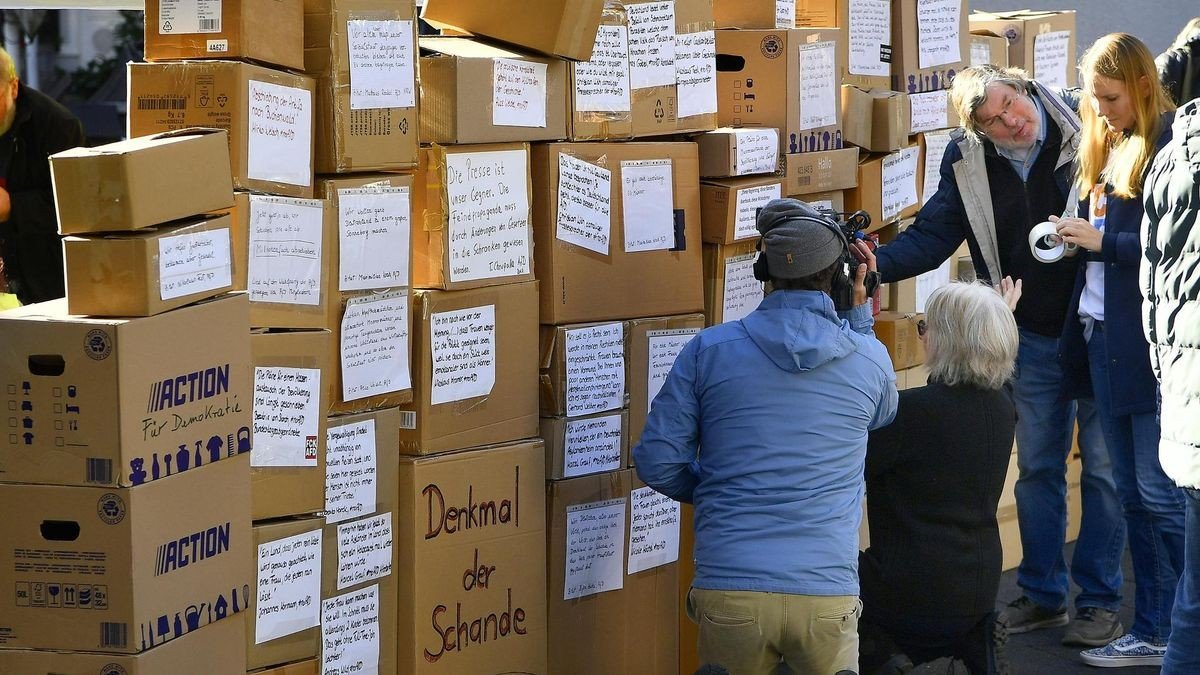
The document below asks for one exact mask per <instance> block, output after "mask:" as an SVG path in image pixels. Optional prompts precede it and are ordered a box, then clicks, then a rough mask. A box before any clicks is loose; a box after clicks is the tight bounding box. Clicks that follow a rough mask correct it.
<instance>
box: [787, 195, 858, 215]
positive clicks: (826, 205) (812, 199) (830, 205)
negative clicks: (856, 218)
mask: <svg viewBox="0 0 1200 675" xmlns="http://www.w3.org/2000/svg"><path fill="white" fill-rule="evenodd" d="M794 199H799V200H800V201H802V202H807V203H808V204H809V205H810V206H812V207H814V208H818V209H826V210H829V211H833V212H834V213H843V212H845V210H846V194H845V192H843V191H842V190H833V191H830V192H814V193H813V194H808V195H801V196H799V197H794Z"/></svg>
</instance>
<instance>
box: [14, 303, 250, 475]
mask: <svg viewBox="0 0 1200 675" xmlns="http://www.w3.org/2000/svg"><path fill="white" fill-rule="evenodd" d="M66 309H67V303H66V301H65V300H55V301H53V302H47V303H41V304H36V305H27V306H25V307H21V308H19V309H14V310H10V311H8V312H4V313H3V314H0V334H3V335H4V343H3V346H0V391H3V392H4V393H5V394H6V398H7V399H8V401H9V402H10V403H9V406H8V407H9V408H10V410H8V414H7V415H6V417H8V418H9V420H10V422H9V424H8V432H7V433H6V434H3V435H0V443H3V445H0V447H2V448H3V452H0V481H7V482H22V483H51V484H61V485H107V486H118V485H119V486H129V485H139V484H142V483H146V482H150V481H154V480H157V479H158V478H160V477H162V476H168V475H170V474H172V473H175V472H179V471H186V470H187V469H188V468H189V467H191V468H195V467H198V466H201V465H207V464H210V463H212V462H214V461H217V460H222V459H225V458H226V457H230V456H233V455H237V454H241V453H245V452H248V451H249V450H250V404H251V400H250V399H251V379H250V367H249V366H250V335H249V332H248V331H247V330H246V329H247V327H248V321H247V312H248V308H247V303H246V296H245V295H244V294H230V295H226V296H223V297H220V298H217V299H215V300H210V301H205V302H201V303H198V304H195V305H191V306H188V307H183V308H180V309H177V310H175V311H172V312H167V313H165V314H159V315H158V316H153V317H148V318H141V319H90V318H85V317H78V316H71V315H69V314H67V311H66ZM215 333H219V334H220V335H221V339H220V340H214V339H213V337H212V336H213V335H214V334H215ZM196 455H199V456H200V461H198V462H197V461H196V460H195V459H193V458H194V457H195V456H196Z"/></svg>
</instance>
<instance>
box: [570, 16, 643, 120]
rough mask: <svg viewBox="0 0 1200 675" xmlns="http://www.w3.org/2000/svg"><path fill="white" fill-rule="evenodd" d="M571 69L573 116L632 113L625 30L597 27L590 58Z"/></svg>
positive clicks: (618, 27) (627, 35)
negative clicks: (576, 113) (575, 113)
mask: <svg viewBox="0 0 1200 675" xmlns="http://www.w3.org/2000/svg"><path fill="white" fill-rule="evenodd" d="M572 67H573V68H574V69H575V110H576V111H577V112H611V113H627V112H629V111H630V110H632V104H631V103H630V92H629V28H627V27H625V26H600V30H599V31H598V32H597V33H596V43H595V45H594V46H593V47H592V58H591V59H589V60H587V61H583V62H580V63H575V64H574V65H573V66H572Z"/></svg>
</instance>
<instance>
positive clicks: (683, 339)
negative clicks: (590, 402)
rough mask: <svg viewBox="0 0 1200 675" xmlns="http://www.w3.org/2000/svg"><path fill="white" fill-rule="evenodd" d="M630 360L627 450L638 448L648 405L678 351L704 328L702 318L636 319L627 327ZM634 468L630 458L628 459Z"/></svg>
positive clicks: (689, 315) (695, 315)
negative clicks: (628, 448)
mask: <svg viewBox="0 0 1200 675" xmlns="http://www.w3.org/2000/svg"><path fill="white" fill-rule="evenodd" d="M627 326H628V328H627V331H626V332H627V333H628V334H629V359H628V360H627V361H626V363H627V364H628V368H627V375H626V376H625V382H626V387H627V388H628V390H629V447H630V449H632V448H633V447H634V446H636V445H637V442H638V439H640V438H641V437H642V428H643V427H645V426H646V415H648V414H649V413H650V403H651V402H652V401H653V400H654V396H655V395H657V394H658V390H659V389H661V388H662V383H663V381H664V380H665V379H666V376H667V373H668V372H669V371H670V369H671V365H672V364H673V363H675V357H676V356H677V355H678V354H679V350H680V349H682V348H683V345H684V344H686V343H687V341H688V340H690V339H691V337H692V336H694V335H695V334H696V333H699V332H700V330H701V329H702V328H704V315H703V314H685V315H681V316H668V317H655V318H650V319H637V320H634V321H630V322H629V323H628V324H627ZM629 459H630V464H631V465H632V464H633V457H632V456H631V457H630V458H629Z"/></svg>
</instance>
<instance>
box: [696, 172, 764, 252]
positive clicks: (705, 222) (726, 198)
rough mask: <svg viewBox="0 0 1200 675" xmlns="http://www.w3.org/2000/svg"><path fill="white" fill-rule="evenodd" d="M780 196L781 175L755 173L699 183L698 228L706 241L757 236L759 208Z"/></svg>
mask: <svg viewBox="0 0 1200 675" xmlns="http://www.w3.org/2000/svg"><path fill="white" fill-rule="evenodd" d="M782 196H783V179H782V178H779V177H778V176H754V177H750V178H727V179H724V180H720V179H713V180H706V181H704V182H703V183H701V184H700V229H701V234H702V235H703V237H704V241H705V242H709V243H713V244H732V243H734V242H736V241H746V240H748V239H757V238H758V229H757V228H756V223H757V215H758V209H760V208H762V207H763V206H766V205H767V202H769V201H771V200H772V199H779V198H780V197H782Z"/></svg>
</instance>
